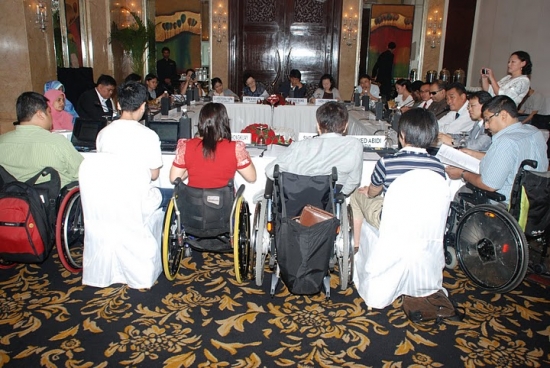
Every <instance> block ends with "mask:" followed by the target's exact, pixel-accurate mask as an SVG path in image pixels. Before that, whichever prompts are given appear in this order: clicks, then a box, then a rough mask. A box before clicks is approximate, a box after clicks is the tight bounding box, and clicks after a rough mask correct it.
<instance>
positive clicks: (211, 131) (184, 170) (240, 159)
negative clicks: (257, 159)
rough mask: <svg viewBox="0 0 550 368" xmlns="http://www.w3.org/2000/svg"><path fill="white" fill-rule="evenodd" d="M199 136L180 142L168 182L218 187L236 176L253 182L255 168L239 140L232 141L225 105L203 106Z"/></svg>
mask: <svg viewBox="0 0 550 368" xmlns="http://www.w3.org/2000/svg"><path fill="white" fill-rule="evenodd" d="M198 130H199V137H198V138H192V139H180V140H179V141H178V148H177V150H176V158H175V159H174V162H173V164H172V168H171V169H170V181H171V182H172V183H173V182H174V180H175V179H176V178H177V177H180V178H182V179H186V178H189V181H188V185H189V186H190V187H194V188H221V187H224V186H226V185H227V184H228V182H229V180H231V179H232V178H233V177H234V176H235V172H236V171H238V172H239V174H241V176H242V177H243V178H244V179H245V180H246V181H248V182H250V183H253V182H254V181H256V169H255V168H254V164H253V163H252V160H251V159H250V155H249V154H248V151H247V150H246V146H245V144H244V143H243V142H240V141H233V142H232V141H231V128H230V127H229V117H228V116H227V110H226V109H225V106H224V105H222V104H219V103H208V104H206V105H204V107H203V108H202V110H201V112H200V114H199V126H198Z"/></svg>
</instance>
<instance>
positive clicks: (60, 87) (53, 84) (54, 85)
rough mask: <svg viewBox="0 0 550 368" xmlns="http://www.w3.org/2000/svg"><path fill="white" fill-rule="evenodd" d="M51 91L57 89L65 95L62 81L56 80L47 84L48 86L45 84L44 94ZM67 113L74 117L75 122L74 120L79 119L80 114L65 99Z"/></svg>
mask: <svg viewBox="0 0 550 368" xmlns="http://www.w3.org/2000/svg"><path fill="white" fill-rule="evenodd" d="M50 89H57V90H60V91H61V92H63V93H65V86H64V85H63V84H62V83H61V82H60V81H56V80H54V81H49V82H46V84H44V93H46V92H48V91H49V90H50ZM65 111H67V112H68V113H69V114H71V115H72V116H73V122H74V119H76V118H78V114H77V112H76V110H75V109H74V105H73V104H72V103H71V101H69V100H68V99H67V98H65Z"/></svg>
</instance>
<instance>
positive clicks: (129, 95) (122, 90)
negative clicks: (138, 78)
mask: <svg viewBox="0 0 550 368" xmlns="http://www.w3.org/2000/svg"><path fill="white" fill-rule="evenodd" d="M145 101H147V87H145V86H144V85H143V84H141V83H139V82H134V81H129V82H124V83H122V84H121V85H120V86H119V87H118V103H119V104H120V109H121V110H122V111H128V112H134V111H136V110H137V109H139V108H140V106H141V105H142V104H143V103H144V102H145Z"/></svg>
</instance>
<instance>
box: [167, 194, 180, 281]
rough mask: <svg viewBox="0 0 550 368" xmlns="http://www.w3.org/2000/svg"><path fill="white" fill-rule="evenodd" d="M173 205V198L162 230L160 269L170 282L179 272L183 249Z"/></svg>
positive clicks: (176, 214)
mask: <svg viewBox="0 0 550 368" xmlns="http://www.w3.org/2000/svg"><path fill="white" fill-rule="evenodd" d="M174 203H175V199H174V198H172V199H171V200H170V202H169V203H168V208H167V209H166V214H165V215H164V228H163V230H162V268H163V270H164V275H165V276H166V278H167V279H168V280H170V281H172V280H174V279H175V278H176V276H177V274H178V272H179V270H180V263H181V258H182V254H183V248H184V245H183V235H182V231H181V223H180V218H179V214H178V213H177V211H176V206H175V205H174Z"/></svg>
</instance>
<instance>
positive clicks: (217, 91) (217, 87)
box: [208, 77, 239, 100]
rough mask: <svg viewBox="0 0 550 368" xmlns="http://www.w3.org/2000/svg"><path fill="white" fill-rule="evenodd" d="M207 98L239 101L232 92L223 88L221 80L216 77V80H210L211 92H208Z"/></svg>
mask: <svg viewBox="0 0 550 368" xmlns="http://www.w3.org/2000/svg"><path fill="white" fill-rule="evenodd" d="M208 96H210V97H213V96H228V97H233V98H235V99H237V100H238V99H239V96H237V95H236V94H235V92H233V91H232V90H230V89H228V88H225V89H224V88H223V83H222V80H221V79H220V78H218V77H216V78H212V90H210V92H208Z"/></svg>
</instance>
